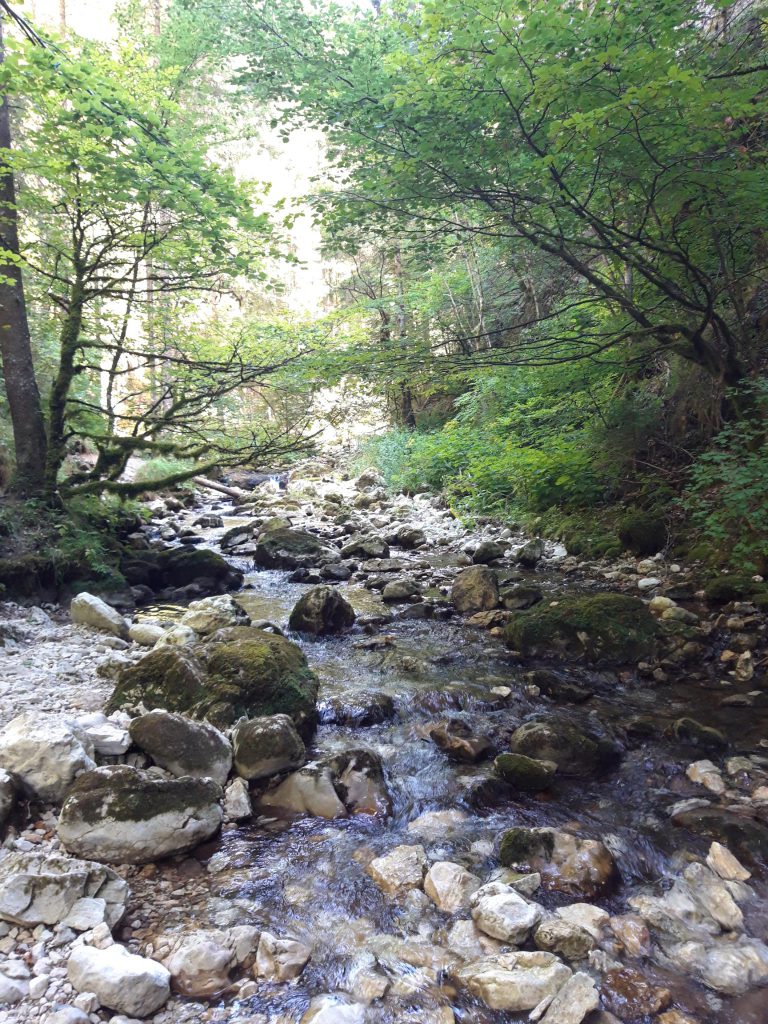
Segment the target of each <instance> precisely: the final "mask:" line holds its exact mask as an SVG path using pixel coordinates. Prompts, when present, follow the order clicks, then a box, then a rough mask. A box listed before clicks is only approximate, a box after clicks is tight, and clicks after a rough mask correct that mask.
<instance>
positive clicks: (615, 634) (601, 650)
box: [505, 594, 657, 662]
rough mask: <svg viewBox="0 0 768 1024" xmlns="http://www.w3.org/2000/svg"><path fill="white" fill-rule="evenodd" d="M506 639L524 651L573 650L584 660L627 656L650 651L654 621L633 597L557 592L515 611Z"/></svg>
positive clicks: (654, 636)
mask: <svg viewBox="0 0 768 1024" xmlns="http://www.w3.org/2000/svg"><path fill="white" fill-rule="evenodd" d="M505 639H506V641H507V643H508V644H509V646H510V647H514V648H516V649H517V650H519V651H521V652H522V653H523V654H524V655H526V656H529V655H530V656H534V657H535V656H547V655H555V656H559V655H566V654H567V655H572V656H577V657H578V656H584V657H585V658H586V659H587V660H588V661H592V662H599V661H610V662H628V661H636V660H638V659H639V658H644V657H649V656H650V655H651V654H652V653H653V651H654V649H655V645H656V639H657V626H656V623H655V620H654V619H653V617H652V615H651V614H650V612H649V611H648V609H647V608H646V606H645V605H644V604H643V602H642V601H641V600H640V599H639V598H636V597H629V596H627V595H626V594H594V595H588V596H581V597H561V598H560V599H559V600H558V602H557V604H556V605H555V606H554V607H553V606H551V605H543V604H542V605H537V606H536V607H534V608H531V609H529V610H528V611H525V612H518V613H516V614H515V615H514V617H513V618H512V619H511V620H510V622H509V625H508V626H507V627H506V630H505Z"/></svg>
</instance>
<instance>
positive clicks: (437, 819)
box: [408, 810, 468, 839]
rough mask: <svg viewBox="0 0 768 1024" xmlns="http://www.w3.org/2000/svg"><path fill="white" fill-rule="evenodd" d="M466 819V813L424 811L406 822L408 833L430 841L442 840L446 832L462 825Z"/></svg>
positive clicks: (457, 811)
mask: <svg viewBox="0 0 768 1024" xmlns="http://www.w3.org/2000/svg"><path fill="white" fill-rule="evenodd" d="M467 817H468V815H467V813H466V811H459V810H447V811H425V812H424V813H423V814H420V815H419V816H418V818H414V819H413V821H409V822H408V831H409V832H417V833H418V834H419V835H424V836H428V837H429V838H432V839H443V838H444V836H445V834H446V833H447V832H450V831H451V830H452V829H454V828H456V827H458V826H460V825H461V824H463V822H465V821H466V820H467Z"/></svg>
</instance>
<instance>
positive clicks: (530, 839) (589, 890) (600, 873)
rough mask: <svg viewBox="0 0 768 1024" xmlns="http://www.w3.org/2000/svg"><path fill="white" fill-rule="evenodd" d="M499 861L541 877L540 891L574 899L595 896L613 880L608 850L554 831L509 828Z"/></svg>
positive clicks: (589, 840)
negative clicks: (525, 868)
mask: <svg viewBox="0 0 768 1024" xmlns="http://www.w3.org/2000/svg"><path fill="white" fill-rule="evenodd" d="M499 860H500V862H501V863H502V864H503V865H504V866H505V867H515V866H518V865H522V866H526V867H527V868H528V869H529V870H531V871H536V872H538V873H539V874H541V883H542V887H543V888H544V889H547V890H551V891H555V892H565V893H569V894H571V895H575V896H587V897H589V896H595V895H597V894H598V893H600V892H602V891H604V890H605V889H606V888H607V887H608V886H609V885H610V884H611V883H612V881H613V880H614V877H615V865H614V863H613V857H611V854H610V852H609V851H608V849H607V848H606V847H605V846H604V845H603V843H601V842H600V841H599V840H596V839H579V838H577V837H576V836H572V835H571V834H570V833H568V832H562V831H560V830H558V829H554V828H513V829H509V830H508V831H507V832H505V833H504V835H503V836H502V839H501V846H500V848H499Z"/></svg>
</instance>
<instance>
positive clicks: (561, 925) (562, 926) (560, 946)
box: [533, 917, 595, 960]
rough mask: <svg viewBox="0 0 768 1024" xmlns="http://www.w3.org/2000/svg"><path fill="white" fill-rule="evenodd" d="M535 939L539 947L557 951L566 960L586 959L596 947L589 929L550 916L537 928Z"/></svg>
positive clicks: (552, 951) (553, 951)
mask: <svg viewBox="0 0 768 1024" xmlns="http://www.w3.org/2000/svg"><path fill="white" fill-rule="evenodd" d="M533 941H534V944H535V946H536V948H537V949H546V950H548V951H549V952H550V953H557V954H559V955H560V956H562V957H563V959H565V960H584V959H586V957H587V955H588V954H589V953H590V952H591V951H592V950H593V949H594V948H595V939H594V938H593V936H592V935H590V934H589V932H588V931H585V929H584V928H581V927H580V926H579V925H577V924H574V923H572V922H571V921H566V920H563V918H560V917H550V918H548V919H547V920H546V921H543V922H542V923H541V924H540V925H539V926H538V928H537V929H536V931H535V933H534V936H533Z"/></svg>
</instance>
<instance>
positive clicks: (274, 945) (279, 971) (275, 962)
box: [253, 932, 312, 981]
mask: <svg viewBox="0 0 768 1024" xmlns="http://www.w3.org/2000/svg"><path fill="white" fill-rule="evenodd" d="M311 955H312V951H311V949H310V948H309V946H305V945H304V943H303V942H299V941H298V940H297V939H279V938H278V937H277V936H276V935H273V934H272V933H271V932H262V933H261V938H260V939H259V949H258V952H257V954H256V964H255V966H254V969H253V973H254V975H255V976H256V977H257V978H264V980H265V981H293V979H294V978H298V976H299V975H300V974H301V972H302V971H303V970H304V968H305V967H306V965H307V964H308V963H309V958H310V956H311Z"/></svg>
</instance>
